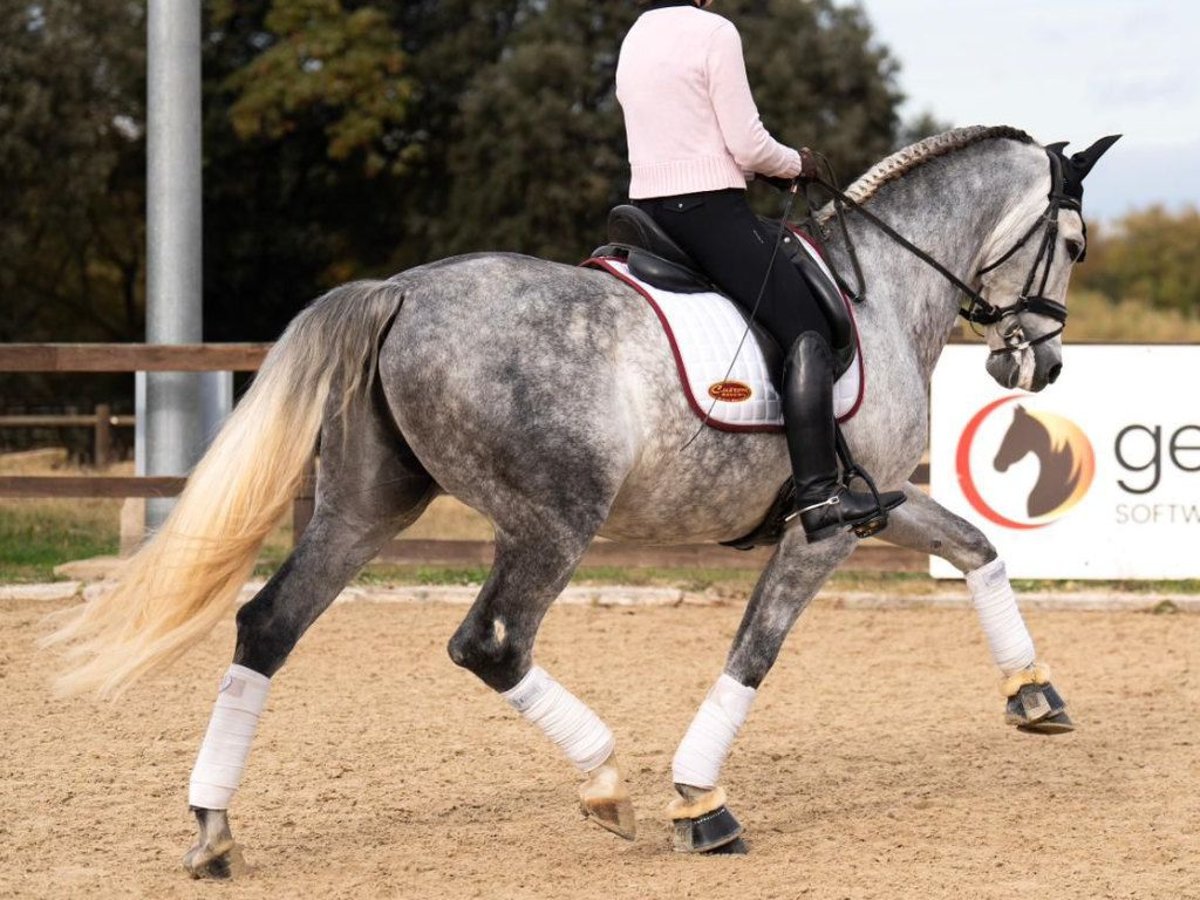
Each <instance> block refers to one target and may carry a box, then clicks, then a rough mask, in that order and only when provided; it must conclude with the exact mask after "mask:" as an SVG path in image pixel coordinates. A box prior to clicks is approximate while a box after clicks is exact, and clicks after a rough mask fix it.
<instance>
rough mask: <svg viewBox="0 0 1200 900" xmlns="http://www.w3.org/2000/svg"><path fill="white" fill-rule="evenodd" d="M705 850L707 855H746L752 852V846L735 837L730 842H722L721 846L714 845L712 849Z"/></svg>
mask: <svg viewBox="0 0 1200 900" xmlns="http://www.w3.org/2000/svg"><path fill="white" fill-rule="evenodd" d="M703 852H704V855H705V856H745V855H746V854H747V853H749V852H750V848H749V847H747V846H746V842H745V841H743V840H742V839H741V838H740V837H739V838H734V839H733V840H732V841H730V842H729V843H728V844H722V845H721V846H720V847H713V848H712V849H711V850H705V851H703Z"/></svg>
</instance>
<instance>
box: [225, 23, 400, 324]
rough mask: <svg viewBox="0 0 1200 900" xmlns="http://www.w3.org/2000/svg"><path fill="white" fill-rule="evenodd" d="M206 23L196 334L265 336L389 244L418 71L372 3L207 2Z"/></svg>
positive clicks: (395, 231)
mask: <svg viewBox="0 0 1200 900" xmlns="http://www.w3.org/2000/svg"><path fill="white" fill-rule="evenodd" d="M205 35H206V37H205V44H204V50H205V58H204V66H205V126H204V140H205V172H204V179H205V188H204V194H205V205H204V216H205V220H204V232H205V271H204V276H205V279H204V280H205V287H204V295H205V320H206V321H205V333H206V337H208V338H209V339H211V340H236V339H241V340H245V339H249V338H255V339H270V338H273V337H275V336H277V335H278V333H279V331H280V330H281V329H282V327H283V326H284V325H285V324H286V323H287V321H288V320H289V319H291V318H292V316H294V315H295V314H296V312H298V311H299V309H300V308H301V307H302V306H303V305H304V304H305V303H306V302H308V301H309V300H311V299H312V297H313V296H314V295H315V294H317V293H319V292H320V291H321V290H323V289H325V288H328V287H331V286H333V285H334V284H337V283H340V282H343V281H346V280H348V279H350V278H353V277H356V276H360V275H362V274H364V272H366V271H370V270H371V269H372V268H374V267H379V266H381V265H382V264H383V263H384V260H386V258H387V256H388V255H389V254H390V252H391V250H392V248H393V247H394V244H395V241H396V240H397V238H398V236H399V235H400V234H401V233H402V231H403V218H404V217H403V206H402V204H400V202H399V201H398V197H399V185H400V184H401V179H402V177H403V176H404V174H405V173H406V172H408V171H409V169H410V166H411V165H412V164H413V162H414V161H415V160H416V158H417V157H418V155H419V153H420V148H419V144H418V142H417V141H416V140H415V139H414V137H413V135H412V132H411V131H410V130H409V129H408V120H409V107H410V103H411V101H412V98H413V96H414V93H415V91H416V89H417V83H416V81H415V80H414V79H413V77H412V75H411V74H410V72H409V70H408V62H407V60H408V57H407V54H406V53H405V52H404V50H403V48H402V40H401V36H400V35H399V33H398V32H396V31H395V29H394V28H393V27H392V26H391V24H390V20H389V18H388V17H387V16H386V15H385V13H384V12H383V11H382V8H381V7H378V6H370V5H362V4H357V5H353V6H352V5H351V4H348V3H342V2H340V0H218V2H214V3H213V4H212V5H211V6H210V7H209V8H208V16H207V19H206V23H205Z"/></svg>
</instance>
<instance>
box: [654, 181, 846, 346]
mask: <svg viewBox="0 0 1200 900" xmlns="http://www.w3.org/2000/svg"><path fill="white" fill-rule="evenodd" d="M633 202H634V204H635V205H637V206H639V207H640V208H641V209H643V210H644V211H645V212H647V213H649V214H650V216H651V217H652V218H653V219H654V221H655V222H657V223H658V224H659V226H660V227H661V228H662V229H663V230H664V231H665V232H666V233H667V234H668V235H669V236H670V237H671V239H672V240H674V241H675V243H677V244H678V245H679V246H680V247H682V248H683V249H684V250H685V251H686V252H687V254H688V255H689V256H691V257H692V259H694V260H695V261H696V262H697V263H698V264H699V265H700V266H701V267H702V268H703V269H704V271H705V272H707V273H708V275H709V277H710V278H712V280H713V281H714V282H715V283H716V284H717V285H718V286H719V287H720V288H721V289H722V290H723V291H725V292H726V293H727V294H729V296H731V297H732V298H733V299H734V300H735V301H737V303H738V304H739V305H741V306H742V308H744V309H745V310H746V311H747V312H748V311H750V310H751V309H753V308H754V301H755V298H756V297H757V296H758V292H759V289H760V288H761V287H762V286H763V277H764V275H765V274H766V271H767V264H768V263H769V262H770V260H771V251H772V249H773V247H774V245H775V238H776V236H777V235H776V232H775V231H774V230H772V229H769V228H766V227H765V226H763V225H762V223H760V222H759V221H758V217H757V216H755V215H754V212H753V211H752V210H751V209H750V204H749V203H747V202H746V192H745V191H743V190H739V189H737V188H731V189H729V190H723V191H705V192H703V193H698V194H680V195H678V196H675V197H657V198H655V199H652V200H635V201H633ZM755 321H756V322H758V323H759V324H760V325H762V326H763V327H764V328H766V329H767V331H769V332H770V333H771V335H772V336H773V337H774V338H775V340H777V341H778V342H779V344H780V346H781V347H782V348H783V350H784V352H785V353H786V352H787V350H788V348H789V347H791V346H792V343H793V342H794V341H795V340H796V338H797V337H799V336H800V335H801V334H803V333H804V332H806V331H815V332H817V333H818V334H820V335H822V336H823V337H824V338H825V340H826V341H828V340H829V339H830V332H829V325H828V323H826V321H825V316H824V315H822V313H821V311H820V309H818V308H817V303H816V301H815V300H814V299H813V296H812V293H811V292H810V291H809V289H808V284H807V283H806V282H805V281H804V278H803V277H802V276H801V275H800V273H799V272H798V271H797V270H796V268H795V266H793V265H792V264H791V263H790V262H788V261H787V259H786V258H784V256H783V253H782V252H780V253H779V254H777V255H776V257H775V264H774V265H773V266H771V275H770V278H768V279H767V284H766V288H765V290H764V291H763V296H762V300H761V301H760V302H759V305H758V312H757V313H756V314H755Z"/></svg>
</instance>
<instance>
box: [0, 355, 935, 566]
mask: <svg viewBox="0 0 1200 900" xmlns="http://www.w3.org/2000/svg"><path fill="white" fill-rule="evenodd" d="M269 349H270V345H269V344H170V345H167V344H159V345H155V344H0V372H110V373H112V372H222V371H235V372H251V371H256V370H257V369H258V367H259V366H260V365H261V364H262V361H263V359H264V358H265V357H266V354H267V351H268V350H269ZM98 417H99V411H97V415H96V416H80V417H79V419H80V420H81V421H80V422H79V423H77V424H91V425H95V424H96V422H97V419H98ZM10 418H12V417H10ZM58 418H59V419H61V417H58ZM118 418H119V417H118ZM83 420H86V422H84V421H83ZM0 424H3V423H2V422H0ZM60 424H62V423H61V422H60ZM115 424H125V423H123V422H118V423H115ZM313 471H314V469H313V468H311V467H310V470H309V477H308V478H306V479H305V480H304V486H303V487H302V489H301V491H300V493H299V495H298V496H297V497H296V500H295V503H294V504H293V513H292V523H293V532H294V535H295V536H296V537H297V538H298V537H299V536H300V535H301V534H302V533H303V532H304V529H305V527H306V526H307V524H308V521H309V519H310V518H311V516H312V508H313V487H314V481H315V479H314V478H313V477H312V475H313ZM928 480H929V467H928V466H927V465H925V464H924V463H923V464H922V465H921V466H920V467H918V469H917V471H916V472H914V473H913V477H912V481H913V482H914V483H916V484H928ZM185 483H186V479H185V478H180V477H169V476H93V477H71V476H53V475H50V476H40V475H20V476H0V497H27V498H30V497H68V498H75V497H79V498H92V497H139V498H148V497H173V496H176V495H178V494H179V493H180V492H181V491H182V490H183V486H184V484H185ZM494 549H495V547H494V545H493V543H492V542H491V541H440V540H439V541H433V540H404V539H398V540H394V541H392V542H391V543H390V544H389V545H388V547H387V548H385V550H384V552H383V553H382V554H380V555H381V558H383V559H386V560H387V561H389V562H394V563H399V564H423V565H463V566H466V565H490V564H491V561H492V556H493V553H494ZM771 549H772V548H769V547H767V548H758V549H756V550H750V551H739V550H733V549H731V548H728V547H721V546H719V545H713V544H700V545H685V546H674V547H648V546H643V545H629V544H619V543H613V542H609V541H596V542H595V543H593V544H592V547H591V549H590V550H589V551H588V554H587V556H586V557H585V558H584V561H583V564H584V565H585V566H611V567H614V568H636V567H654V568H706V569H714V568H736V569H757V568H761V567H762V565H763V564H764V562H765V561H766V559H767V558H768V557H769V556H770V555H771ZM927 565H928V557H927V556H925V555H924V554H921V553H916V552H914V551H911V550H900V549H898V548H895V547H890V546H888V545H886V544H883V543H881V542H878V541H874V540H869V541H864V542H862V544H861V545H860V547H859V549H858V550H856V551H855V553H854V556H853V557H851V561H850V566H851V568H854V569H858V570H861V571H924V570H925V569H926V567H927Z"/></svg>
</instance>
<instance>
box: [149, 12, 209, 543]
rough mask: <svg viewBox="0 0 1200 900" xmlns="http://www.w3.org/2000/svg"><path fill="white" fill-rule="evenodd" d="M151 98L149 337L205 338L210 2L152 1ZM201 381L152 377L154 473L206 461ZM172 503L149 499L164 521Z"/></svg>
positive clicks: (176, 471)
mask: <svg viewBox="0 0 1200 900" xmlns="http://www.w3.org/2000/svg"><path fill="white" fill-rule="evenodd" d="M146 38H147V96H146V341H147V343H161V344H183V343H194V342H199V341H201V340H203V327H202V324H203V314H202V308H201V259H202V254H201V205H200V203H201V200H200V160H201V156H200V0H149V7H148V10H147V31H146ZM200 390H201V389H200V379H199V378H198V377H197V376H196V375H195V374H188V373H184V372H154V373H147V375H146V413H147V415H146V450H147V457H146V472H147V474H150V475H182V474H184V473H186V472H187V470H188V469H189V468H191V466H192V465H193V464H194V463H195V462H196V460H197V458H198V457H199V454H200V451H201V448H202V442H203V434H202V429H201V421H200V405H201V400H200ZM170 503H171V501H151V502H150V503H149V504H147V519H146V524H147V526H148V527H150V528H154V527H157V526H158V525H160V524H161V522H162V520H163V519H164V518H166V514H167V512H168V511H169V510H170Z"/></svg>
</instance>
